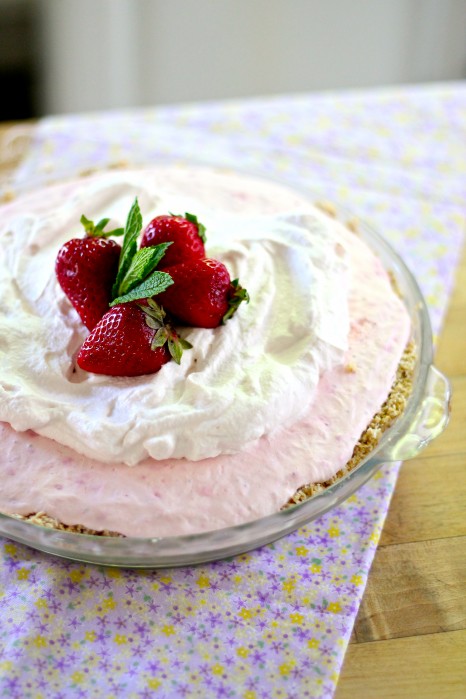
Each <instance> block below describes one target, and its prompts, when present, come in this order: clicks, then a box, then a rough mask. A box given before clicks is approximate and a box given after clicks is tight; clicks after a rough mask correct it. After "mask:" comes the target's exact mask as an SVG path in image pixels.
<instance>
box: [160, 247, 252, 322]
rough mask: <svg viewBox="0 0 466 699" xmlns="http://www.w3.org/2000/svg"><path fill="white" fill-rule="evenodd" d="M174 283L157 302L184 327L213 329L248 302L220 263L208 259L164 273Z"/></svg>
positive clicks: (183, 264)
mask: <svg viewBox="0 0 466 699" xmlns="http://www.w3.org/2000/svg"><path fill="white" fill-rule="evenodd" d="M167 271H169V272H170V276H171V278H172V280H173V284H172V286H169V287H168V289H166V290H165V291H164V292H162V293H161V294H159V295H158V296H157V301H158V303H160V304H161V305H162V306H163V307H164V308H165V309H166V310H167V311H169V312H170V313H171V314H172V315H173V316H175V317H176V318H177V320H178V321H180V322H181V323H182V324H184V325H192V326H195V327H199V328H216V327H217V326H219V325H221V324H222V323H225V322H226V321H227V320H228V319H229V318H231V316H232V315H233V314H234V313H235V312H236V310H237V308H238V306H239V305H240V303H241V302H242V301H249V296H248V293H247V291H246V289H243V288H242V287H241V286H239V284H238V280H237V279H235V280H234V281H231V279H230V274H229V272H228V270H227V268H226V267H225V265H224V264H223V263H222V262H219V261H218V260H213V259H210V258H204V259H202V260H190V261H189V262H184V263H181V264H178V265H173V266H171V267H170V268H169V270H167Z"/></svg>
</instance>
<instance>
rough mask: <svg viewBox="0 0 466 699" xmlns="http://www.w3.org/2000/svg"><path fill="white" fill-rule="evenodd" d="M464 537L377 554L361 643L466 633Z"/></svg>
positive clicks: (361, 617) (360, 622)
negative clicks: (450, 632)
mask: <svg viewBox="0 0 466 699" xmlns="http://www.w3.org/2000/svg"><path fill="white" fill-rule="evenodd" d="M465 590H466V536H463V537H457V538H445V539H434V540H430V541H420V542H415V543H412V544H397V545H393V546H385V547H381V548H379V549H378V550H377V553H376V556H375V558H374V562H373V565H372V570H371V574H370V577H369V581H368V584H367V587H366V590H365V594H364V598H363V601H362V604H361V607H360V610H359V613H358V617H357V620H356V624H355V627H354V637H355V640H356V641H357V642H367V641H374V640H381V639H386V638H398V637H401V636H417V635H423V634H432V633H438V632H441V631H454V630H458V629H465V628H466V596H465Z"/></svg>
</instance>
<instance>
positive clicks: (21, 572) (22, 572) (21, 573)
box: [16, 568, 31, 580]
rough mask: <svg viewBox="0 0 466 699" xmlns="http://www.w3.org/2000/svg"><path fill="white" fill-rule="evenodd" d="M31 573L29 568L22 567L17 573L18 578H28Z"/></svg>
mask: <svg viewBox="0 0 466 699" xmlns="http://www.w3.org/2000/svg"><path fill="white" fill-rule="evenodd" d="M30 574H31V571H30V570H28V569H27V568H20V569H19V570H18V572H17V574H16V576H17V578H18V580H27V579H28V578H29V576H30Z"/></svg>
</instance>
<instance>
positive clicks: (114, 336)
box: [77, 299, 191, 376]
mask: <svg viewBox="0 0 466 699" xmlns="http://www.w3.org/2000/svg"><path fill="white" fill-rule="evenodd" d="M190 347H191V345H190V344H189V342H186V340H182V339H180V338H179V337H178V335H177V334H176V332H175V331H174V330H173V328H172V327H171V326H170V325H168V324H166V323H165V312H164V310H163V309H162V308H160V307H159V306H158V305H157V304H156V303H155V301H153V300H152V299H148V300H147V301H145V302H141V303H136V302H130V303H120V304H118V305H116V306H113V307H112V308H111V309H110V310H109V311H108V312H107V313H106V314H105V315H104V316H103V318H102V319H101V320H100V321H99V322H98V323H97V325H96V326H95V328H94V330H93V331H92V332H91V333H90V335H88V337H87V338H86V340H85V341H84V343H83V344H82V346H81V349H80V350H79V353H78V357H77V363H78V365H79V366H80V367H81V369H84V370H85V371H89V372H92V373H94V374H106V375H108V376H141V375H143V374H154V373H155V372H157V371H159V369H161V368H162V366H163V365H164V364H166V363H167V362H169V361H170V360H171V359H174V360H175V361H176V362H177V363H178V364H179V363H180V359H181V355H182V353H183V349H189V348H190Z"/></svg>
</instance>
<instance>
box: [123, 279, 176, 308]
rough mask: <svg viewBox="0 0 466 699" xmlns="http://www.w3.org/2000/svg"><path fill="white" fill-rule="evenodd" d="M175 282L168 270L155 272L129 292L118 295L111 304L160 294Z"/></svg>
mask: <svg viewBox="0 0 466 699" xmlns="http://www.w3.org/2000/svg"><path fill="white" fill-rule="evenodd" d="M171 284H173V279H172V278H171V276H170V275H169V274H167V273H166V272H158V271H155V272H153V273H152V274H151V275H150V277H148V278H147V279H145V280H144V281H142V282H141V283H140V284H138V285H137V286H135V287H134V288H133V289H132V290H131V291H129V292H128V293H127V294H123V295H122V296H117V297H116V299H113V301H112V302H111V303H110V306H115V305H116V304H117V303H128V301H137V300H138V299H146V298H150V297H151V296H155V295H156V294H160V293H161V292H162V291H165V289H168V287H169V286H170V285H171Z"/></svg>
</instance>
